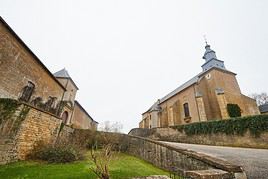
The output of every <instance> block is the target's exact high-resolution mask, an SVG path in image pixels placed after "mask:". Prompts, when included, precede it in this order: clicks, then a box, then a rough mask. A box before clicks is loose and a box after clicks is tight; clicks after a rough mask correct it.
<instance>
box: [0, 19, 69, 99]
mask: <svg viewBox="0 0 268 179" xmlns="http://www.w3.org/2000/svg"><path fill="white" fill-rule="evenodd" d="M28 82H32V83H33V84H34V85H35V89H34V93H33V94H32V97H31V99H30V102H31V101H32V100H34V99H36V98H38V97H40V98H41V99H42V100H43V102H46V101H47V100H48V98H49V97H55V98H56V99H57V101H61V98H62V96H63V93H64V88H63V87H62V86H61V85H60V84H59V82H58V81H56V79H55V78H54V77H53V75H52V74H51V73H50V72H49V71H48V70H47V69H46V67H44V65H43V64H41V62H40V61H39V60H37V57H36V56H35V55H34V54H32V53H31V52H30V50H29V49H28V48H27V47H26V46H25V45H23V42H22V41H21V40H18V38H16V35H15V34H13V33H12V30H11V29H8V28H7V26H6V25H4V23H2V22H1V21H0V84H1V85H0V98H12V99H18V98H19V97H20V96H21V94H22V90H23V88H24V87H25V86H27V84H28Z"/></svg>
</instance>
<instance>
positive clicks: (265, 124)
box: [172, 115, 268, 137]
mask: <svg viewBox="0 0 268 179" xmlns="http://www.w3.org/2000/svg"><path fill="white" fill-rule="evenodd" d="M172 128H175V129H177V130H179V131H180V132H182V131H184V132H185V133H186V135H189V136H190V135H202V134H204V135H206V134H218V133H223V134H226V135H241V136H242V135H244V134H245V133H246V132H247V131H249V132H250V134H251V135H253V136H255V137H259V136H260V134H261V133H263V132H268V115H257V116H248V117H240V118H232V119H227V120H215V121H208V122H198V123H191V124H186V125H180V126H173V127H172Z"/></svg>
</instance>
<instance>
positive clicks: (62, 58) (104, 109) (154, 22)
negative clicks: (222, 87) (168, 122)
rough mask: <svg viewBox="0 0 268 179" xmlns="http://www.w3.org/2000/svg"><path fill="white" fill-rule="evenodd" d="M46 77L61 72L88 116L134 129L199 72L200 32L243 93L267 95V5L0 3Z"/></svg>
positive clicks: (123, 0)
mask: <svg viewBox="0 0 268 179" xmlns="http://www.w3.org/2000/svg"><path fill="white" fill-rule="evenodd" d="M0 14H1V16H2V17H3V18H4V19H5V21H6V22H7V23H8V24H9V25H10V26H11V27H12V28H13V30H14V31H15V32H16V33H17V34H18V35H19V36H20V37H21V38H22V40H23V41H24V42H25V43H26V44H27V45H28V46H29V47H30V48H31V49H32V51H33V52H34V53H35V54H36V55H37V56H38V57H39V58H40V59H41V61H42V62H43V63H44V64H45V65H46V66H47V67H48V69H49V70H50V71H51V72H56V71H58V70H60V69H62V68H63V67H65V68H66V69H67V70H68V72H69V74H70V75H71V77H72V79H73V80H74V81H75V83H76V84H77V85H78V87H79V88H80V90H79V91H78V94H77V99H78V101H80V103H81V104H82V105H83V106H84V108H85V109H86V110H87V111H88V112H89V113H90V114H91V116H92V117H93V118H94V119H95V120H96V121H98V122H99V123H102V122H103V121H107V120H109V121H118V122H121V123H122V124H123V127H124V129H123V131H124V132H128V131H129V130H130V129H131V128H134V127H138V123H139V121H140V120H141V113H143V112H144V111H146V110H147V109H148V108H149V107H150V106H151V105H152V104H153V103H154V102H155V101H156V100H157V99H158V98H161V97H163V96H164V95H166V94H167V93H169V92H171V91H172V90H174V89H175V88H176V87H178V86H179V85H181V84H182V83H184V82H185V81H187V80H189V79H190V78H191V77H193V76H194V75H196V74H198V73H199V72H201V65H202V64H203V63H204V60H203V59H202V56H203V53H204V46H205V43H204V39H203V35H204V34H205V35H206V36H207V39H208V43H209V44H210V45H211V48H212V49H213V50H215V51H216V53H217V57H218V59H220V60H223V61H225V66H226V68H227V69H228V70H230V71H233V72H235V73H237V74H238V75H237V79H238V82H239V84H240V88H241V90H242V92H243V93H244V94H246V95H248V94H251V93H254V92H263V91H265V92H268V83H267V76H268V70H267V68H268V1H267V0H258V1H254V0H251V1H249V0H236V1H234V0H221V1H220V0H219V1H215V0H200V1H197V0H185V1H179V0H161V1H160V0H131V1H130V0H120V1H119V0H118V1H112V0H106V1H104V0H103V1H102V0H84V1H81V0H73V1H70V0H58V1H56V0H50V1H49V0H46V1H38V0H32V1H30V0H24V1H21V0H17V1H14V0H0Z"/></svg>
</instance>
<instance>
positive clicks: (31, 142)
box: [16, 108, 62, 160]
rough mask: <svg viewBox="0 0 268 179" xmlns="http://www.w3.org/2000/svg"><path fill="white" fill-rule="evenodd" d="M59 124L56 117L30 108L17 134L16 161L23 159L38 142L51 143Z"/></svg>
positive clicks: (54, 138) (59, 121)
mask: <svg viewBox="0 0 268 179" xmlns="http://www.w3.org/2000/svg"><path fill="white" fill-rule="evenodd" d="M61 122H62V121H61V120H60V119H59V118H58V117H57V116H54V115H52V114H49V113H46V112H44V111H40V110H39V109H36V108H31V109H30V111H29V112H28V114H27V116H26V118H25V120H24V121H23V122H22V124H21V126H20V129H19V131H18V134H17V138H16V145H17V152H18V159H21V160H23V159H25V158H26V157H27V155H28V154H30V152H31V151H32V150H33V149H34V147H35V146H36V145H37V144H38V143H39V142H42V143H45V144H51V143H53V142H54V141H55V140H56V138H57V135H58V132H59V129H60V125H61Z"/></svg>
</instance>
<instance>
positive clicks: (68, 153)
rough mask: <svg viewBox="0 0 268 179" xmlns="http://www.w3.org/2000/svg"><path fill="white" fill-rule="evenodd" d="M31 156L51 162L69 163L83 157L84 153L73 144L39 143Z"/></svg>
mask: <svg viewBox="0 0 268 179" xmlns="http://www.w3.org/2000/svg"><path fill="white" fill-rule="evenodd" d="M29 157H30V158H32V159H38V160H44V161H47V162H49V163H68V162H73V161H76V160H79V159H82V158H83V154H82V152H81V150H80V149H78V148H76V147H73V146H71V145H65V146H64V145H56V146H52V145H48V146H44V145H41V146H40V145H39V146H38V147H36V148H35V150H34V152H33V153H32V154H31V156H29Z"/></svg>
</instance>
